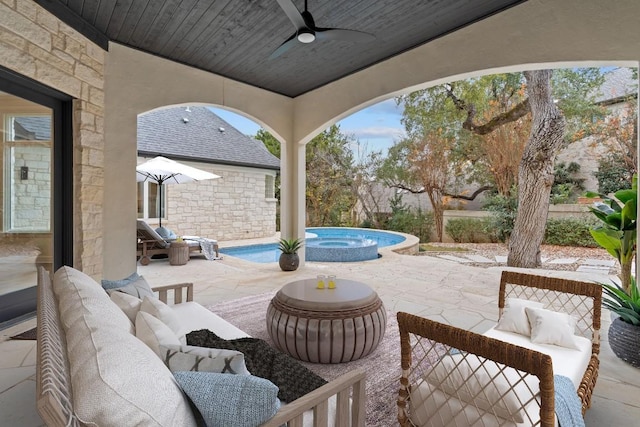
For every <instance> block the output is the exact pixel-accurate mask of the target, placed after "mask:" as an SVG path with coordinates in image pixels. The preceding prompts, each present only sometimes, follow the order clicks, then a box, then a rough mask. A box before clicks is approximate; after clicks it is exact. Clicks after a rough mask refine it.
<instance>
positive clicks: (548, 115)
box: [507, 70, 565, 268]
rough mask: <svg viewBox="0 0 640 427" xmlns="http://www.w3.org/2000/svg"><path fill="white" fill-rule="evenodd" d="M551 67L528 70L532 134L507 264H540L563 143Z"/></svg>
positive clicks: (524, 156) (522, 170)
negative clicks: (557, 161)
mask: <svg viewBox="0 0 640 427" xmlns="http://www.w3.org/2000/svg"><path fill="white" fill-rule="evenodd" d="M551 74H552V71H551V70H537V71H527V72H525V73H524V76H525V78H526V79H527V93H528V95H529V105H530V106H531V114H532V125H531V135H530V136H529V139H528V141H527V144H526V146H525V149H524V153H523V154H522V161H521V162H520V168H519V170H518V214H517V216H516V221H515V224H514V228H513V232H512V234H511V238H510V240H509V256H508V257H507V265H509V266H512V267H524V268H535V267H538V266H540V245H541V244H542V240H543V239H544V231H545V227H546V223H547V215H548V213H549V196H550V194H551V186H552V185H553V164H554V161H555V157H556V154H557V152H558V151H559V150H560V148H561V147H562V137H563V134H564V124H565V121H564V117H563V115H562V113H561V112H560V110H559V109H558V108H557V107H556V105H555V103H554V102H553V97H552V93H551Z"/></svg>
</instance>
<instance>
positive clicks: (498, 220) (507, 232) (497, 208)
mask: <svg viewBox="0 0 640 427" xmlns="http://www.w3.org/2000/svg"><path fill="white" fill-rule="evenodd" d="M511 194H512V195H510V196H504V195H502V194H494V195H493V196H489V197H487V199H486V201H485V203H484V206H483V207H484V209H485V210H487V211H489V212H491V216H490V217H489V224H488V226H487V229H489V230H493V231H492V234H493V235H495V236H496V238H497V240H498V241H500V242H505V241H507V239H509V237H510V236H511V232H512V231H513V225H514V224H515V222H516V215H517V213H518V191H517V189H516V188H515V187H514V188H513V189H512V190H511Z"/></svg>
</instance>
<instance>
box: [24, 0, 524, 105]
mask: <svg viewBox="0 0 640 427" xmlns="http://www.w3.org/2000/svg"><path fill="white" fill-rule="evenodd" d="M523 1H524V0H484V1H479V0H348V1H347V0H309V1H308V10H309V11H310V12H311V13H312V15H313V18H314V20H315V22H316V25H317V26H318V27H325V28H326V27H337V28H345V29H352V30H359V31H364V32H368V33H371V34H374V35H375V36H376V39H375V40H373V41H371V42H365V43H362V42H361V43H351V42H344V41H328V40H316V41H314V42H313V43H310V44H302V43H297V45H295V46H294V47H293V48H291V49H290V50H288V51H287V52H286V53H284V54H283V55H281V56H279V57H277V58H275V59H269V56H270V55H271V54H272V53H273V51H274V50H275V49H276V48H278V46H280V44H281V43H283V42H284V41H285V40H287V38H288V37H289V36H290V35H291V34H293V32H294V31H295V28H294V26H293V24H292V23H291V21H289V20H288V18H287V16H286V15H285V13H284V12H283V10H282V9H281V8H280V6H279V5H278V3H277V1H276V0H36V2H37V3H39V4H40V5H42V6H43V7H45V8H46V9H48V10H49V11H51V12H52V13H54V14H55V15H57V16H58V17H59V18H60V19H62V20H63V21H65V22H67V23H68V24H69V25H71V26H73V27H74V28H76V29H77V30H78V31H80V32H82V33H83V34H85V35H86V36H87V37H89V38H91V39H92V40H94V41H96V42H98V43H100V44H102V45H103V47H106V40H111V41H114V42H117V43H120V44H123V45H126V46H130V47H133V48H136V49H139V50H142V51H145V52H148V53H151V54H154V55H158V56H161V57H164V58H167V59H170V60H173V61H176V62H180V63H184V64H187V65H190V66H193V67H196V68H199V69H203V70H206V71H210V72H213V73H215V74H218V75H222V76H225V77H228V78H231V79H234V80H237V81H240V82H244V83H248V84H250V85H253V86H256V87H260V88H264V89H267V90H270V91H273V92H276V93H280V94H283V95H286V96H290V97H295V96H298V95H301V94H304V93H305V92H308V91H310V90H313V89H315V88H318V87H321V86H323V85H325V84H327V83H330V82H332V81H334V80H337V79H340V78H342V77H344V76H347V75H349V74H351V73H353V72H355V71H358V70H361V69H363V68H367V67H369V66H371V65H373V64H375V63H378V62H380V61H383V60H385V59H388V58H390V57H392V56H394V55H397V54H399V53H402V52H404V51H406V50H409V49H411V48H413V47H416V46H419V45H421V44H424V43H427V42H429V41H431V40H433V39H435V38H438V37H440V36H442V35H444V34H447V33H450V32H452V31H455V30H456V29H459V28H461V27H464V26H466V25H469V24H471V23H473V22H476V21H478V20H481V19H483V18H486V17H487V16H490V15H492V14H495V13H499V12H501V11H503V10H505V9H507V8H509V7H512V6H515V5H517V4H519V3H522V2H523ZM293 3H294V4H295V6H296V7H297V8H298V10H300V11H302V10H304V3H305V2H304V0H293Z"/></svg>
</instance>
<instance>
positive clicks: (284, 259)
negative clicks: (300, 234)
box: [278, 239, 302, 271]
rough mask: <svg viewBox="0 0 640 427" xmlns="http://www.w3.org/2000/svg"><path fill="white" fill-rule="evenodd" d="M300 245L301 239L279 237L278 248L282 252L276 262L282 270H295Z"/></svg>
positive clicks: (298, 259) (298, 263)
mask: <svg viewBox="0 0 640 427" xmlns="http://www.w3.org/2000/svg"><path fill="white" fill-rule="evenodd" d="M301 247H302V240H301V239H280V241H279V243H278V249H280V251H281V252H282V254H280V259H279V260H278V263H279V264H280V268H281V269H282V271H295V270H297V269H298V266H299V265H300V257H299V256H298V250H299V249H300V248H301Z"/></svg>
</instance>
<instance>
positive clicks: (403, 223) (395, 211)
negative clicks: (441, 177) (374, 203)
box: [383, 194, 434, 242]
mask: <svg viewBox="0 0 640 427" xmlns="http://www.w3.org/2000/svg"><path fill="white" fill-rule="evenodd" d="M389 204H390V206H391V215H390V216H389V218H388V220H387V222H386V223H384V224H383V228H384V229H385V230H392V231H399V232H401V233H408V234H413V235H414V236H416V237H418V238H419V239H420V241H421V242H428V241H430V240H431V233H432V232H433V227H434V220H433V214H432V213H431V212H424V211H423V210H422V209H415V210H414V209H411V208H410V207H408V206H407V205H406V204H404V203H403V202H402V194H395V195H394V197H392V198H391V199H390V200H389Z"/></svg>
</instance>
